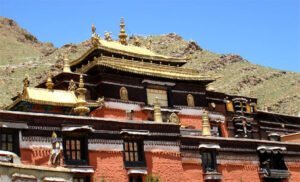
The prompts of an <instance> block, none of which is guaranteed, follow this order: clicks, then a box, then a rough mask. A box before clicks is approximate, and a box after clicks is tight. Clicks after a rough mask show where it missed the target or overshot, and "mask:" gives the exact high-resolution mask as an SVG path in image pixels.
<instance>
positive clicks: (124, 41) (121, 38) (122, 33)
mask: <svg viewBox="0 0 300 182" xmlns="http://www.w3.org/2000/svg"><path fill="white" fill-rule="evenodd" d="M120 28H121V30H120V33H119V42H120V43H121V44H123V45H128V43H127V34H126V31H125V23H124V18H121V22H120Z"/></svg>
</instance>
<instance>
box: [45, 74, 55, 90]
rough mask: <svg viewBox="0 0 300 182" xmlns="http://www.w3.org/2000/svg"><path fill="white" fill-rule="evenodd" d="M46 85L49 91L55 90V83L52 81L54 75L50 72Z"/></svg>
mask: <svg viewBox="0 0 300 182" xmlns="http://www.w3.org/2000/svg"><path fill="white" fill-rule="evenodd" d="M45 85H46V87H47V89H49V90H52V89H53V86H54V83H53V81H52V75H51V73H50V72H49V73H48V78H47V81H46V84H45Z"/></svg>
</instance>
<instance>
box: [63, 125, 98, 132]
mask: <svg viewBox="0 0 300 182" xmlns="http://www.w3.org/2000/svg"><path fill="white" fill-rule="evenodd" d="M76 130H87V131H89V132H94V131H95V130H94V129H93V127H91V126H87V125H85V126H63V127H62V131H76Z"/></svg>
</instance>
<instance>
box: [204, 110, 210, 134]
mask: <svg viewBox="0 0 300 182" xmlns="http://www.w3.org/2000/svg"><path fill="white" fill-rule="evenodd" d="M202 136H211V131H210V123H209V118H208V112H207V111H203V114H202Z"/></svg>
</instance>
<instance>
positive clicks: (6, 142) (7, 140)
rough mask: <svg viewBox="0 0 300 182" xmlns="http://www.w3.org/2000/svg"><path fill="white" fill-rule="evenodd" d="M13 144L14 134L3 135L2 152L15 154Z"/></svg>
mask: <svg viewBox="0 0 300 182" xmlns="http://www.w3.org/2000/svg"><path fill="white" fill-rule="evenodd" d="M13 143H14V142H13V134H12V133H1V150H6V151H10V152H13V151H14V147H13Z"/></svg>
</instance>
